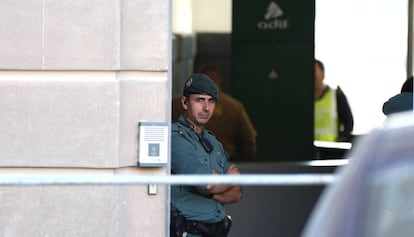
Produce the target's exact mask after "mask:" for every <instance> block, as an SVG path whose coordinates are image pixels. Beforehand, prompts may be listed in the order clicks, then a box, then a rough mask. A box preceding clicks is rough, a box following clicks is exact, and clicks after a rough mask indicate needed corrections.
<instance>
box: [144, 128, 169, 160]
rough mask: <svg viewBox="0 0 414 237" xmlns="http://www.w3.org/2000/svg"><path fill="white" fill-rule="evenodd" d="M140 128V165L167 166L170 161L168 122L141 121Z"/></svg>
mask: <svg viewBox="0 0 414 237" xmlns="http://www.w3.org/2000/svg"><path fill="white" fill-rule="evenodd" d="M138 130H139V132H138V144H139V148H138V150H139V152H138V166H140V167H161V166H165V165H166V164H167V163H168V124H167V122H143V121H140V122H139V123H138Z"/></svg>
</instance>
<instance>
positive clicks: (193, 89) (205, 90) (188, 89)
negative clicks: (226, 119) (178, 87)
mask: <svg viewBox="0 0 414 237" xmlns="http://www.w3.org/2000/svg"><path fill="white" fill-rule="evenodd" d="M188 94H203V95H211V96H212V97H213V99H214V100H215V101H218V100H219V96H218V89H217V86H216V83H214V81H213V80H212V79H211V78H210V77H208V76H207V75H206V74H202V73H195V74H193V75H192V76H191V77H190V78H188V80H187V81H186V82H185V85H184V92H183V95H188Z"/></svg>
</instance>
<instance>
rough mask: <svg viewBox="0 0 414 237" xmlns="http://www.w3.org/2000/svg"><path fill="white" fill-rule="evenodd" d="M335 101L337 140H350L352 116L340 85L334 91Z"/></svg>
mask: <svg viewBox="0 0 414 237" xmlns="http://www.w3.org/2000/svg"><path fill="white" fill-rule="evenodd" d="M336 101H337V110H338V122H339V128H338V141H350V140H351V133H352V130H353V129H354V118H353V115H352V111H351V107H350V106H349V103H348V99H347V98H346V96H345V93H344V92H343V91H342V89H341V88H340V87H338V89H337V91H336Z"/></svg>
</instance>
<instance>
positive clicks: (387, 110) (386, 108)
mask: <svg viewBox="0 0 414 237" xmlns="http://www.w3.org/2000/svg"><path fill="white" fill-rule="evenodd" d="M409 110H413V76H411V77H409V78H408V79H407V80H406V81H405V82H404V84H403V85H402V87H401V93H399V94H397V95H395V96H393V97H391V98H389V99H388V101H386V102H385V103H384V104H383V106H382V112H383V113H384V114H385V115H387V116H388V115H390V114H394V113H398V112H403V111H409Z"/></svg>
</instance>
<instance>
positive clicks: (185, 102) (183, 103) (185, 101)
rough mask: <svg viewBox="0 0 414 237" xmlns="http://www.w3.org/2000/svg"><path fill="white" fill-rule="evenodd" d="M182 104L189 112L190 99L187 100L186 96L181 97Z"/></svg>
mask: <svg viewBox="0 0 414 237" xmlns="http://www.w3.org/2000/svg"><path fill="white" fill-rule="evenodd" d="M181 104H182V106H183V108H184V110H187V108H188V99H187V97H185V96H182V97H181Z"/></svg>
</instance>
